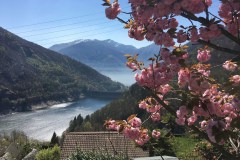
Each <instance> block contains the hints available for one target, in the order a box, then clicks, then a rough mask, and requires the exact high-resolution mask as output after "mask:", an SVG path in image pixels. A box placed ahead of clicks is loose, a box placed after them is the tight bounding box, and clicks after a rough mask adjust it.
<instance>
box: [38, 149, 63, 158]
mask: <svg viewBox="0 0 240 160" xmlns="http://www.w3.org/2000/svg"><path fill="white" fill-rule="evenodd" d="M60 153H61V151H60V147H58V146H54V147H53V148H48V149H43V150H41V151H40V152H39V153H38V154H37V155H36V160H59V159H60Z"/></svg>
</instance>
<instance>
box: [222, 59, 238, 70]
mask: <svg viewBox="0 0 240 160" xmlns="http://www.w3.org/2000/svg"><path fill="white" fill-rule="evenodd" d="M237 67H238V66H237V64H236V63H234V62H231V61H226V62H225V63H224V64H223V68H225V69H226V70H228V71H235V70H236V69H237Z"/></svg>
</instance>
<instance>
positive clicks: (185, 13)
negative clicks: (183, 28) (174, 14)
mask: <svg viewBox="0 0 240 160" xmlns="http://www.w3.org/2000/svg"><path fill="white" fill-rule="evenodd" d="M181 16H182V17H184V18H187V19H191V20H193V21H197V22H199V23H201V24H202V25H204V26H206V27H208V26H209V25H211V23H210V21H208V20H207V19H205V18H203V17H197V16H195V15H194V14H193V13H191V12H188V11H186V10H184V9H182V13H181ZM218 28H219V29H220V30H221V32H222V34H223V35H225V36H226V37H228V38H229V39H231V40H233V41H234V42H236V43H237V44H238V45H240V39H238V38H237V37H235V36H233V35H232V34H231V33H229V32H228V31H227V30H225V29H224V28H222V27H221V26H218Z"/></svg>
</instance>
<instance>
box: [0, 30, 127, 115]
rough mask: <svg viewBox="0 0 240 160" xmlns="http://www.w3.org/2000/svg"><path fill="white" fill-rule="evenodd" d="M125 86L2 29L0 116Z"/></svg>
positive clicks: (0, 48) (116, 89)
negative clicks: (50, 102) (49, 102)
mask: <svg viewBox="0 0 240 160" xmlns="http://www.w3.org/2000/svg"><path fill="white" fill-rule="evenodd" d="M123 88H124V86H123V85H122V84H120V83H117V82H113V81H112V80H111V79H110V78H108V77H106V76H104V75H101V74H100V73H98V72H97V71H96V70H94V69H92V68H90V67H88V66H86V65H84V64H82V63H80V62H78V61H76V60H73V59H71V58H69V57H67V56H64V55H61V54H58V53H56V52H54V51H51V50H48V49H45V48H43V47H41V46H39V45H36V44H34V43H31V42H28V41H26V40H24V39H22V38H20V37H18V36H16V35H14V34H12V33H10V32H8V31H7V30H4V29H3V28H0V97H1V101H0V113H1V112H3V111H7V112H8V111H11V110H17V111H18V110H19V111H21V110H26V109H30V108H31V106H32V105H34V104H39V103H42V102H47V101H64V100H74V99H78V98H79V95H80V94H81V93H84V92H86V91H120V90H122V89H123Z"/></svg>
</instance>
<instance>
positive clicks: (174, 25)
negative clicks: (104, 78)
mask: <svg viewBox="0 0 240 160" xmlns="http://www.w3.org/2000/svg"><path fill="white" fill-rule="evenodd" d="M129 3H130V4H131V9H132V12H131V15H132V19H131V23H130V24H129V25H128V27H127V28H129V33H128V35H129V37H130V38H134V39H136V40H143V39H147V40H149V41H154V42H155V43H156V44H157V45H164V46H165V47H170V46H174V45H175V42H174V39H175V38H176V39H177V42H178V43H184V42H185V41H187V40H190V41H191V42H196V41H197V40H198V39H203V40H205V41H209V40H212V39H213V38H216V37H219V36H220V35H221V29H223V28H224V26H223V25H222V23H221V24H220V23H219V22H218V21H217V20H215V21H214V20H213V21H209V23H207V24H202V25H204V26H202V27H200V28H197V27H196V26H190V27H185V28H182V29H178V26H179V25H178V21H177V20H176V18H174V17H176V16H178V15H181V14H184V13H185V12H191V13H192V14H198V13H202V12H204V11H205V10H206V9H207V8H208V7H210V6H211V5H212V0H160V1H155V0H140V1H139V0H129ZM153 4H154V5H153ZM239 10H240V2H239V1H230V0H227V1H222V3H221V6H220V9H219V16H220V17H222V18H223V19H224V24H226V26H227V28H226V29H227V30H228V31H229V32H230V33H232V34H234V35H237V33H238V31H239V28H240V25H239V24H240V18H239V14H240V13H239ZM119 13H120V8H119V4H118V1H115V2H114V3H112V4H111V5H110V6H109V7H108V8H106V16H107V17H108V18H110V19H114V18H116V17H117V15H118V14H119ZM208 14H209V13H208ZM216 16H217V15H216ZM214 18H215V17H214Z"/></svg>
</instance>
